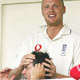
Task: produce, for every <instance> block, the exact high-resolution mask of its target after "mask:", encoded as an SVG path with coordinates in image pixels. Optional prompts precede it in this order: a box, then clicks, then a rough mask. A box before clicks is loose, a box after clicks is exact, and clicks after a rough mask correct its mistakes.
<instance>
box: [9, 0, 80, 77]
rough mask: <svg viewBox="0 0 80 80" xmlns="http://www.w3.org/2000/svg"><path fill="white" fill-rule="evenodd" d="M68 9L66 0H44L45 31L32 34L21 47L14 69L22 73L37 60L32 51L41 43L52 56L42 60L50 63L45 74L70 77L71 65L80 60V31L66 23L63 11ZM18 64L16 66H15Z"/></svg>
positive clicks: (12, 72) (13, 71) (17, 72)
mask: <svg viewBox="0 0 80 80" xmlns="http://www.w3.org/2000/svg"><path fill="white" fill-rule="evenodd" d="M65 12H66V8H65V6H64V2H63V0H42V15H43V17H44V19H45V21H46V26H43V27H44V29H42V30H41V32H39V33H37V34H35V35H32V36H28V37H27V38H26V39H25V41H24V42H23V45H22V46H21V50H20V51H19V53H18V54H17V57H16V61H15V65H16V67H15V69H13V70H12V71H11V72H10V75H9V76H10V77H11V76H12V75H13V74H16V76H17V75H19V74H21V72H22V69H23V67H24V66H28V65H29V64H30V63H32V62H33V60H34V59H35V56H34V55H33V54H28V53H31V52H32V51H34V50H35V46H36V45H37V44H39V45H41V46H40V48H41V49H40V51H43V50H45V51H46V52H48V53H49V55H50V57H51V58H52V60H49V59H46V61H47V62H48V63H49V64H47V63H45V62H44V63H42V64H43V65H44V66H46V67H48V68H49V69H46V71H47V72H49V74H45V76H48V77H51V78H64V77H69V76H70V75H69V72H70V69H71V68H72V67H74V66H76V65H77V64H80V35H79V34H78V33H75V32H73V31H72V30H71V29H70V28H69V27H68V26H67V25H64V24H63V15H64V13H65ZM13 68H14V66H13Z"/></svg>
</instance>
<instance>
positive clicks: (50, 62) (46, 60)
mask: <svg viewBox="0 0 80 80" xmlns="http://www.w3.org/2000/svg"><path fill="white" fill-rule="evenodd" d="M45 61H47V62H49V63H50V64H51V65H54V63H53V62H52V61H51V60H49V59H47V58H46V59H45Z"/></svg>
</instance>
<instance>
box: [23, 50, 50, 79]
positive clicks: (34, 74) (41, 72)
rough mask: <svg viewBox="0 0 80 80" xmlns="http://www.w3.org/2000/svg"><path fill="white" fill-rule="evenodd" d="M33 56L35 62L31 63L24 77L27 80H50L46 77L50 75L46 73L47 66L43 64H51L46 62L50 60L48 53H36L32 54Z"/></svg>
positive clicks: (24, 72)
mask: <svg viewBox="0 0 80 80" xmlns="http://www.w3.org/2000/svg"><path fill="white" fill-rule="evenodd" d="M32 54H33V55H35V59H34V60H33V63H30V64H29V65H28V66H27V67H25V68H24V70H23V71H22V74H23V75H24V77H25V78H27V80H37V79H50V77H48V76H45V74H49V73H48V72H45V68H46V66H43V65H42V63H43V62H45V63H47V64H49V63H48V62H46V61H45V59H49V60H50V58H49V55H48V54H47V53H43V52H36V51H34V52H32ZM46 69H48V68H46Z"/></svg>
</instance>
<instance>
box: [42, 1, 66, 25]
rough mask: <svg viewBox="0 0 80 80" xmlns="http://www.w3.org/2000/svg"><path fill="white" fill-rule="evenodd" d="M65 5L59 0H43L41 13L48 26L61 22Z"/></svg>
mask: <svg viewBox="0 0 80 80" xmlns="http://www.w3.org/2000/svg"><path fill="white" fill-rule="evenodd" d="M64 13H65V7H64V6H62V2H61V0H43V2H42V14H43V16H44V18H45V20H46V22H47V24H48V25H49V26H58V25H59V24H61V23H62V22H63V14H64Z"/></svg>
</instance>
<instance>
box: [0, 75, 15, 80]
mask: <svg viewBox="0 0 80 80" xmlns="http://www.w3.org/2000/svg"><path fill="white" fill-rule="evenodd" d="M14 79H15V76H12V77H11V78H10V79H9V78H8V76H5V77H0V80H14Z"/></svg>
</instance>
